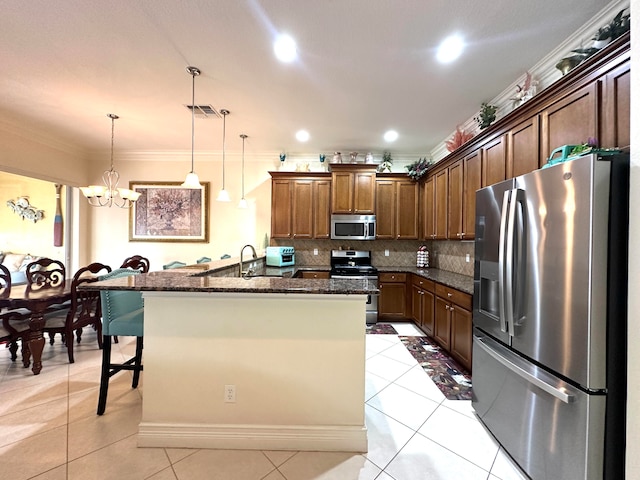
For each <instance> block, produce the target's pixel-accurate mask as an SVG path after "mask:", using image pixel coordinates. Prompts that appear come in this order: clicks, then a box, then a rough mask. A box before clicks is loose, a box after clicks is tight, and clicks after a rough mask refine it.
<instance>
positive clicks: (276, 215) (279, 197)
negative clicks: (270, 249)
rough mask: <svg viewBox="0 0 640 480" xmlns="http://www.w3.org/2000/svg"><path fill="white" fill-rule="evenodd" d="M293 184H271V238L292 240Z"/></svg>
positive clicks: (277, 180) (274, 182)
mask: <svg viewBox="0 0 640 480" xmlns="http://www.w3.org/2000/svg"><path fill="white" fill-rule="evenodd" d="M291 190H292V187H291V182H290V181H289V180H282V179H274V180H273V181H272V182H271V238H291V236H292V234H291V196H292V195H291Z"/></svg>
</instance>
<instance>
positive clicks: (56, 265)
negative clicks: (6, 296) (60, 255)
mask: <svg viewBox="0 0 640 480" xmlns="http://www.w3.org/2000/svg"><path fill="white" fill-rule="evenodd" d="M26 274H27V285H28V287H29V289H31V290H38V289H42V288H50V287H60V286H62V285H64V282H65V278H66V276H67V270H66V268H65V266H64V264H63V263H62V262H61V261H59V260H52V259H51V258H40V259H39V260H36V261H34V262H31V263H30V264H29V265H27V271H26Z"/></svg>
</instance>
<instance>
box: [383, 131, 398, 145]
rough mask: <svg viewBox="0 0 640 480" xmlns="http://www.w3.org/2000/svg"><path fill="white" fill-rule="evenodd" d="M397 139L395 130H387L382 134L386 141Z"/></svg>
mask: <svg viewBox="0 0 640 480" xmlns="http://www.w3.org/2000/svg"><path fill="white" fill-rule="evenodd" d="M397 139H398V132H396V131H395V130H387V131H386V132H385V134H384V140H385V141H386V142H395V141H396V140H397Z"/></svg>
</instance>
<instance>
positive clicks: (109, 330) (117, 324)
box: [96, 268, 144, 415]
mask: <svg viewBox="0 0 640 480" xmlns="http://www.w3.org/2000/svg"><path fill="white" fill-rule="evenodd" d="M139 274H140V271H139V270H132V269H128V268H117V269H115V270H113V271H112V272H110V273H107V274H106V275H103V276H101V277H100V280H110V279H112V278H121V277H126V276H130V275H139ZM100 300H101V303H102V368H101V373H100V393H99V395H98V410H97V412H96V413H97V414H98V415H102V414H104V411H105V409H106V406H107V393H108V390H109V378H111V377H112V376H113V375H115V374H116V373H118V372H120V371H122V370H132V371H133V381H132V382H131V388H137V387H138V382H139V380H140V372H141V371H142V370H143V365H142V339H143V333H144V304H143V302H142V293H141V292H139V291H133V290H100ZM116 335H119V336H124V337H127V336H129V337H136V352H135V355H134V356H133V357H131V358H130V359H128V360H126V361H125V362H123V363H112V361H111V337H112V336H116Z"/></svg>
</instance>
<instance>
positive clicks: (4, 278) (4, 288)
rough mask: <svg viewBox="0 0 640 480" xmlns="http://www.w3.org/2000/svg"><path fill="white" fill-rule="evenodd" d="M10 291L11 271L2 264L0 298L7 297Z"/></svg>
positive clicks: (0, 270) (0, 267)
mask: <svg viewBox="0 0 640 480" xmlns="http://www.w3.org/2000/svg"><path fill="white" fill-rule="evenodd" d="M10 293H11V272H9V269H8V268H7V267H5V266H4V265H0V298H7V297H8V296H9V294H10Z"/></svg>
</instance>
